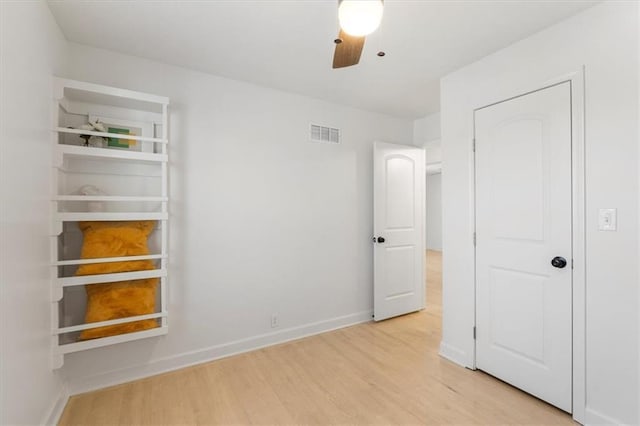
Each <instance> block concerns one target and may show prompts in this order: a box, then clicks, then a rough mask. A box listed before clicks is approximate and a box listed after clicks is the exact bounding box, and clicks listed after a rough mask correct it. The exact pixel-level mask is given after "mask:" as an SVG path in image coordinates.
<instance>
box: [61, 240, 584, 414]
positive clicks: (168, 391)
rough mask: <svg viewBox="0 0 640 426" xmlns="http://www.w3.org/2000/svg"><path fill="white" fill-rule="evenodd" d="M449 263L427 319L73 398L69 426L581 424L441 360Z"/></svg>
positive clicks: (434, 270)
mask: <svg viewBox="0 0 640 426" xmlns="http://www.w3.org/2000/svg"><path fill="white" fill-rule="evenodd" d="M440 265H441V257H440V253H438V252H428V255H427V277H428V284H427V309H425V310H424V311H422V312H418V313H415V314H410V315H405V316H403V317H400V318H395V319H391V320H387V321H383V322H380V323H373V322H371V323H366V324H361V325H356V326H353V327H349V328H345V329H341V330H337V331H333V332H330V333H325V334H321V335H317V336H313V337H309V338H306V339H301V340H297V341H294V342H289V343H285V344H282V345H277V346H272V347H269V348H265V349H260V350H257V351H253V352H249V353H246V354H242V355H237V356H233V357H230V358H226V359H222V360H218V361H214V362H210V363H206V364H202V365H198V366H195V367H189V368H185V369H183V370H180V371H175V372H171V373H166V374H162V375H159V376H154V377H150V378H147V379H142V380H138V381H135V382H131V383H127V384H123V385H119V386H115V387H112V388H108V389H103V390H100V391H95V392H90V393H87V394H83V395H78V396H74V397H72V398H71V399H70V401H69V403H68V405H67V407H66V409H65V411H64V413H63V415H62V418H61V421H60V424H61V425H106V424H109V425H113V424H124V425H134V424H135V425H178V424H180V425H186V424H202V425H205V424H224V425H232V424H234V425H244V424H263V425H276V424H309V425H325V424H361V425H369V424H394V425H396V424H398V425H399V424H484V425H496V424H537V425H541V424H544V425H551V424H554V425H555V424H572V420H571V417H570V416H569V415H568V414H566V413H563V412H562V411H560V410H557V409H556V408H554V407H551V406H550V405H547V404H545V403H544V402H542V401H540V400H538V399H536V398H533V397H531V396H529V395H527V394H525V393H524V392H521V391H519V390H517V389H515V388H513V387H511V386H509V385H507V384H505V383H503V382H501V381H499V380H496V379H494V378H492V377H490V376H488V375H486V374H484V373H481V372H477V371H471V370H467V369H465V368H462V367H459V366H457V365H455V364H453V363H451V362H449V361H447V360H445V359H443V358H441V357H440V356H438V345H439V343H440V328H441V319H440V318H441V294H442V292H441V272H440V271H441V266H440Z"/></svg>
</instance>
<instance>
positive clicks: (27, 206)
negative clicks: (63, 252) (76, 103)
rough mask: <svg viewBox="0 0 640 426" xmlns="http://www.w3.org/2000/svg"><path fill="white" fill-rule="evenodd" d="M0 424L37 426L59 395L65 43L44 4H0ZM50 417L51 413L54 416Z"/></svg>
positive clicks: (60, 392)
mask: <svg viewBox="0 0 640 426" xmlns="http://www.w3.org/2000/svg"><path fill="white" fill-rule="evenodd" d="M0 31H1V33H0V42H1V47H0V66H1V71H0V92H1V93H2V96H1V97H0V98H1V107H0V111H1V117H2V118H1V120H0V122H1V139H0V200H2V202H1V203H0V230H1V231H0V232H1V237H0V277H1V278H0V316H1V321H0V322H1V325H0V336H1V339H2V342H1V345H0V346H1V355H0V424H3V425H8V424H12V425H13V424H41V423H43V422H45V421H47V420H48V419H49V418H50V413H52V411H54V410H55V409H59V408H60V406H57V407H56V403H58V402H60V401H58V398H59V396H60V395H61V394H62V393H63V392H62V380H61V378H60V376H59V374H57V373H53V372H52V371H51V368H50V365H51V358H50V353H51V340H50V339H51V337H50V334H49V330H50V329H51V324H50V306H51V304H50V293H49V288H50V284H49V237H48V235H49V223H50V221H49V177H50V168H51V131H50V128H51V121H50V120H51V119H50V114H51V99H52V98H51V76H52V74H56V73H60V72H62V68H63V66H64V64H65V62H66V61H65V59H66V53H67V52H66V49H67V46H66V41H65V40H64V37H63V36H62V34H61V32H60V30H59V29H58V27H57V25H56V23H55V22H54V20H53V18H52V16H51V14H50V12H49V9H48V8H47V6H46V4H45V3H44V2H40V1H37V2H34V1H28V2H0ZM54 416H55V414H54Z"/></svg>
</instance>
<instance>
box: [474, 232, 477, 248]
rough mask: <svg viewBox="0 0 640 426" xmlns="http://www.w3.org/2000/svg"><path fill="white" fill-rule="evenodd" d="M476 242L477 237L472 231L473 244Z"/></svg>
mask: <svg viewBox="0 0 640 426" xmlns="http://www.w3.org/2000/svg"><path fill="white" fill-rule="evenodd" d="M476 244H477V239H476V233H475V232H474V233H473V245H474V246H475V245H476Z"/></svg>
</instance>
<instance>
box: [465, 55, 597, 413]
mask: <svg viewBox="0 0 640 426" xmlns="http://www.w3.org/2000/svg"><path fill="white" fill-rule="evenodd" d="M584 73H585V68H584V66H583V67H582V68H581V69H580V70H578V71H574V72H571V73H568V74H563V75H559V76H557V77H555V78H552V79H549V80H546V81H543V82H540V83H539V84H535V85H531V86H527V87H524V88H523V89H521V90H518V91H516V92H513V93H512V94H511V96H506V97H505V96H502V97H501V98H500V99H496V100H495V101H493V102H490V103H487V104H485V105H481V106H477V107H475V108H474V109H473V112H472V113H473V120H472V126H473V129H472V133H471V134H472V135H473V140H472V141H471V151H472V161H471V165H470V167H471V174H470V176H471V180H472V182H471V188H472V191H471V197H470V198H471V199H470V203H471V209H470V211H471V218H470V220H471V229H472V230H473V238H474V248H473V275H474V276H473V280H474V286H473V291H474V295H473V299H474V304H473V329H474V330H475V327H476V313H477V299H476V296H477V285H478V282H477V276H476V267H477V265H476V250H477V248H476V246H475V233H476V155H475V129H476V123H475V113H476V111H477V110H479V109H482V108H486V107H488V106H492V105H495V104H498V103H501V102H504V101H508V100H510V99H514V98H517V97H520V96H524V95H527V94H530V93H533V92H537V91H539V90H543V89H546V88H548V87H551V86H555V85H558V84H561V83H565V82H569V83H570V87H571V195H572V197H571V198H572V202H571V211H572V229H571V234H572V251H573V256H572V260H573V271H572V272H573V275H572V416H573V419H574V420H575V421H577V422H579V423H581V424H584V422H585V411H586V403H587V400H586V280H585V277H586V269H585V268H586V260H585V233H586V232H585V231H586V228H585V210H586V208H585V201H586V196H585V121H584V117H585V103H584V92H585V87H584V82H585V78H584ZM472 339H473V345H471V346H472V347H473V355H472V359H473V365H472V369H473V370H475V369H476V341H475V336H473V337H472Z"/></svg>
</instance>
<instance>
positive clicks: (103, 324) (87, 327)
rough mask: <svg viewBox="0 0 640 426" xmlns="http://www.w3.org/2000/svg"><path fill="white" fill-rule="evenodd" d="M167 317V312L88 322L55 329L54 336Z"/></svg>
mask: <svg viewBox="0 0 640 426" xmlns="http://www.w3.org/2000/svg"><path fill="white" fill-rule="evenodd" d="M166 316H167V313H166V312H165V313H156V314H147V315H135V316H132V317H125V318H118V319H113V320H109V321H99V322H88V323H86V324H81V325H72V326H69V327H61V328H58V329H55V330H53V334H54V335H58V334H65V333H73V332H76V331H82V330H90V329H92V328H98V327H109V326H111V325H119V324H127V323H129V322H136V321H145V320H150V319H156V318H165V317H166Z"/></svg>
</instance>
